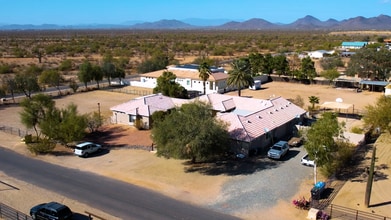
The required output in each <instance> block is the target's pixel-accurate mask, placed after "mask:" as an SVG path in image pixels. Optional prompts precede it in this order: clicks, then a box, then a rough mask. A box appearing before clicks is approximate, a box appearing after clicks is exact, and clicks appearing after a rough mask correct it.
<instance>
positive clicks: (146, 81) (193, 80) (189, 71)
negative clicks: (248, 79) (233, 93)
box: [130, 64, 230, 94]
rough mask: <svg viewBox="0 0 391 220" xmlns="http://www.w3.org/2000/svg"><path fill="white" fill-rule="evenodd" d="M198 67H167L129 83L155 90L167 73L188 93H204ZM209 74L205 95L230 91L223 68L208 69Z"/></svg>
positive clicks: (193, 65) (190, 65)
mask: <svg viewBox="0 0 391 220" xmlns="http://www.w3.org/2000/svg"><path fill="white" fill-rule="evenodd" d="M198 67H199V65H196V64H187V65H177V66H168V67H167V69H163V70H158V71H154V72H150V73H145V74H142V75H141V77H140V81H131V82H130V85H131V86H138V87H144V88H155V87H156V86H157V78H159V77H160V76H161V75H162V74H163V72H166V71H169V72H172V73H173V74H175V75H176V77H177V78H176V80H175V81H176V82H177V83H179V84H180V85H181V86H183V87H184V88H185V89H186V90H188V91H198V92H199V93H200V94H201V93H204V85H203V80H202V79H201V78H199V74H200V73H199V71H198ZM210 71H211V74H210V76H209V79H208V80H207V81H206V82H205V87H206V94H210V93H224V92H225V91H229V90H230V89H229V88H228V86H227V82H226V80H227V79H228V74H227V72H226V71H225V70H224V69H223V68H216V67H211V68H210Z"/></svg>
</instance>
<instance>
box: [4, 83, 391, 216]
mask: <svg viewBox="0 0 391 220" xmlns="http://www.w3.org/2000/svg"><path fill="white" fill-rule="evenodd" d="M229 95H234V96H236V95H237V92H231V93H229ZM311 95H314V96H318V97H319V99H320V104H321V103H323V102H326V101H335V100H336V99H337V98H340V99H342V100H343V102H345V103H350V104H353V105H354V108H355V110H356V111H363V110H364V109H365V106H367V105H369V104H374V103H375V102H376V100H377V98H378V97H380V96H381V95H383V94H382V93H376V92H369V91H363V92H361V93H356V92H355V91H354V90H350V89H338V88H333V87H330V86H319V85H303V84H289V83H282V82H269V83H265V84H263V85H262V89H260V90H257V91H253V90H248V89H246V90H243V91H242V96H246V97H253V98H259V99H268V98H270V97H274V96H282V97H284V98H287V99H295V98H296V97H297V96H301V97H302V99H303V100H304V102H305V106H304V108H307V107H308V106H309V105H310V103H309V102H308V97H309V96H311ZM135 97H136V96H134V95H129V94H123V93H115V92H107V91H92V92H86V93H78V94H75V95H71V96H64V97H62V98H59V99H56V105H57V106H66V105H67V104H69V103H71V102H73V103H75V104H77V106H78V110H79V112H80V113H88V112H92V111H97V108H98V106H97V103H100V108H101V111H102V114H103V115H104V116H106V117H107V118H108V117H109V116H110V115H111V113H110V110H109V108H110V107H111V106H114V105H117V104H119V103H122V102H125V101H128V100H130V99H133V98H135ZM19 111H20V108H19V107H18V106H14V105H10V106H1V107H0V112H1V114H0V121H1V125H7V126H13V127H18V128H23V126H22V125H21V123H20V122H19V118H18V117H19V114H18V112H19ZM340 120H341V121H344V122H345V123H346V130H349V129H350V128H351V127H354V126H361V124H362V123H361V121H359V120H355V119H351V118H341V119H340ZM107 122H109V120H107ZM1 125H0V126H1ZM106 129H108V130H111V131H113V132H116V133H117V134H120V135H118V137H119V138H116V139H109V138H108V139H106V140H105V143H104V144H105V145H108V146H112V147H113V148H112V149H111V150H110V153H109V154H107V155H105V156H104V157H102V158H101V157H96V158H91V159H92V160H80V158H78V157H74V156H73V155H72V156H61V155H60V156H58V155H57V156H56V154H52V155H38V156H35V155H32V154H31V153H30V152H28V150H27V149H26V147H25V145H24V143H21V141H20V138H19V137H17V136H13V135H9V134H6V133H3V132H0V140H1V145H2V146H4V147H8V148H10V149H12V150H14V151H17V152H19V153H22V154H25V155H28V156H30V157H35V158H37V159H41V160H45V161H47V162H51V163H55V164H60V165H63V166H67V167H73V168H77V169H83V170H86V171H90V172H96V173H98V174H100V175H105V176H109V177H112V178H116V179H120V180H124V181H127V182H129V183H132V184H136V185H139V186H142V187H146V188H149V189H152V190H156V191H158V192H160V193H163V194H165V195H167V196H170V197H173V198H176V199H179V200H183V201H185V202H190V203H194V204H197V205H203V204H207V203H209V202H211V201H213V200H214V199H215V198H216V197H217V196H218V195H219V194H220V193H222V192H221V186H222V184H224V183H225V182H226V181H228V180H229V179H230V178H232V177H229V176H226V175H218V176H208V175H204V174H201V173H197V172H192V173H188V172H185V170H184V165H183V162H185V161H181V160H172V159H164V158H159V157H156V156H155V154H154V153H153V152H150V151H148V150H134V149H125V148H120V147H115V146H124V145H129V143H132V144H134V145H146V146H149V144H151V143H152V141H151V139H150V136H149V134H150V133H149V131H138V130H135V129H133V128H129V127H126V126H113V125H110V124H108V125H106V126H105V127H103V128H102V132H104V131H105V130H106ZM388 140H389V138H383V139H381V141H380V142H379V144H376V145H377V147H378V155H379V157H381V158H382V159H381V160H380V159H379V161H378V163H379V164H387V165H388V167H390V166H391V163H390V162H391V161H390V159H389V158H391V155H390V152H389V151H387V150H386V146H387V145H388ZM56 151H69V149H66V148H63V147H58V148H57V149H56ZM368 153H369V155H368V156H366V158H367V157H368V158H370V151H368ZM129 158H132V159H131V160H129ZM97 164H99V165H100V167H101V169H99V170H97V169H96V168H95V167H96V166H97ZM382 172H383V173H384V174H385V175H386V176H388V175H389V174H390V171H389V169H383V170H382ZM1 179H2V181H3V182H7V183H8V184H10V185H14V186H17V188H19V189H20V190H7V189H8V187H7V186H5V185H1V187H2V189H3V190H2V192H0V193H1V197H2V201H3V202H4V203H6V204H8V205H10V206H12V207H14V208H16V209H18V210H20V211H22V212H25V213H27V212H28V210H29V208H30V207H31V206H32V205H34V204H35V203H39V202H44V201H47V200H56V201H60V202H63V203H67V204H69V205H70V206H72V207H78V208H76V209H75V210H74V211H76V212H79V213H84V211H85V210H88V211H91V212H96V213H97V214H98V215H101V216H106V217H107V218H109V219H113V218H112V217H111V216H110V215H109V214H108V213H103V212H102V211H100V210H95V209H94V208H93V207H89V206H87V205H85V204H78V202H77V201H72V200H71V199H69V198H65V197H63V196H61V195H58V194H56V193H55V192H46V191H45V190H44V189H39V188H37V187H35V186H33V185H31V184H29V183H23V182H21V181H19V180H16V179H13V178H11V177H9V176H5V175H4V174H1ZM205 184H206V185H208V186H209V187H208V188H207V189H205V188H204V187H200V186H202V185H205ZM312 184H313V183H312V178H309V179H307V180H303V181H302V184H301V185H300V187H298V189H297V194H296V195H295V197H293V198H289V199H288V200H287V199H286V198H285V199H281V200H280V202H279V203H278V204H277V205H276V206H275V207H274V208H272V209H267V210H265V209H262V207H259V208H257V209H254V210H253V211H251V212H246V213H235V215H236V216H238V217H240V218H243V219H259V218H262V219H304V218H305V217H306V216H307V212H306V211H303V210H298V209H296V208H295V207H294V206H293V205H292V204H291V203H290V201H291V200H292V199H294V198H296V197H299V196H303V195H308V194H309V191H310V189H311V188H312V186H313V185H312ZM365 185H366V183H365V181H361V182H358V181H357V182H353V181H347V182H346V183H345V185H344V187H343V188H342V189H341V190H340V192H339V194H338V195H337V197H336V198H335V199H334V201H333V204H338V205H341V206H346V207H349V208H353V209H358V210H361V211H366V212H374V213H376V214H379V215H383V216H391V213H390V212H389V210H391V209H390V203H389V201H388V200H389V198H391V195H390V192H389V190H387V189H388V188H389V186H390V185H391V181H390V180H389V179H387V178H386V179H384V180H380V181H377V182H375V183H374V187H373V188H374V189H373V191H372V192H373V196H372V198H373V199H372V200H371V201H372V203H371V204H377V205H375V206H373V207H370V208H365V206H364V205H363V204H364V194H363V192H364V191H363V190H365ZM37 192H39V193H37ZM26 197H29V198H31V200H28V201H27V200H25V199H23V198H26ZM307 197H308V196H307ZM387 199H388V200H387ZM76 204H77V205H76ZM357 204H360V205H357Z"/></svg>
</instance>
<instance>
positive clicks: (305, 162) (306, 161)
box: [301, 154, 315, 167]
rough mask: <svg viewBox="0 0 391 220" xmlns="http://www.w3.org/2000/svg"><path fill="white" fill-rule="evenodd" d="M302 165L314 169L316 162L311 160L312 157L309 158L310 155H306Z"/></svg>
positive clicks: (302, 159)
mask: <svg viewBox="0 0 391 220" xmlns="http://www.w3.org/2000/svg"><path fill="white" fill-rule="evenodd" d="M301 164H303V165H305V166H310V167H313V166H315V161H313V160H311V159H310V157H309V156H308V154H305V155H304V156H303V157H302V158H301Z"/></svg>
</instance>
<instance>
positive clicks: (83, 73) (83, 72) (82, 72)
mask: <svg viewBox="0 0 391 220" xmlns="http://www.w3.org/2000/svg"><path fill="white" fill-rule="evenodd" d="M92 73H93V68H92V64H91V63H90V62H89V61H88V60H85V61H84V62H83V63H82V64H81V65H80V67H79V73H78V74H77V77H78V78H79V80H80V82H83V83H84V86H85V87H86V90H88V88H87V83H88V82H90V81H91V80H92V79H93V75H92Z"/></svg>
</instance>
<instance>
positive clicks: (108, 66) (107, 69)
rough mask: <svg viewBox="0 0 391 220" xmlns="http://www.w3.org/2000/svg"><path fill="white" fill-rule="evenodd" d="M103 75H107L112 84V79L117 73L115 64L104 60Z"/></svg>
mask: <svg viewBox="0 0 391 220" xmlns="http://www.w3.org/2000/svg"><path fill="white" fill-rule="evenodd" d="M102 71H103V75H104V76H105V77H106V79H107V81H108V82H109V85H111V79H112V78H113V75H114V74H115V65H114V64H113V63H112V62H110V61H104V62H103V66H102Z"/></svg>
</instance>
